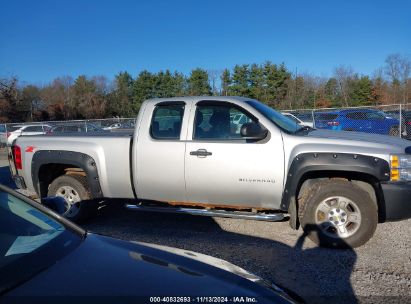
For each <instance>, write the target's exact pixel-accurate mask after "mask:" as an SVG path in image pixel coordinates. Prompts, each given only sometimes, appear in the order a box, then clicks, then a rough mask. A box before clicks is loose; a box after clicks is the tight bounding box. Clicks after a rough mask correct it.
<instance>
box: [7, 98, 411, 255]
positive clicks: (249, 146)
mask: <svg viewBox="0 0 411 304" xmlns="http://www.w3.org/2000/svg"><path fill="white" fill-rule="evenodd" d="M238 114H242V115H244V116H245V117H246V119H244V120H243V121H242V122H241V125H240V126H239V125H238V124H239V122H236V121H235V120H234V117H236V116H237V115H238ZM409 145H410V143H409V142H408V141H406V140H403V139H400V138H395V137H390V136H382V135H372V134H365V133H355V132H343V131H341V132H336V131H329V130H315V129H312V128H310V127H304V126H303V127H302V126H300V125H298V124H296V123H295V122H294V121H292V120H290V119H289V118H287V117H285V116H283V115H281V114H280V113H278V112H276V111H275V110H273V109H271V108H270V107H268V106H266V105H264V104H262V103H260V102H258V101H256V100H251V99H247V98H240V97H181V98H168V99H153V100H148V101H145V102H144V103H143V105H142V107H141V109H140V112H139V114H138V117H137V121H136V125H135V131H134V134H133V135H132V136H130V135H127V134H126V135H123V134H99V135H95V136H94V135H93V136H86V135H85V134H70V135H52V136H35V137H34V136H21V137H19V138H18V139H17V140H16V141H15V143H14V145H13V147H12V151H13V152H12V153H11V157H10V158H11V170H12V175H13V178H14V180H15V181H16V183H17V185H18V186H19V187H21V188H28V189H30V190H33V191H35V192H36V193H37V195H38V196H39V197H45V196H56V195H58V196H62V197H64V198H65V200H66V202H67V206H66V209H67V211H66V212H65V216H66V217H68V218H71V219H73V220H81V219H84V218H85V217H86V216H87V215H89V214H90V212H91V211H93V210H95V208H96V205H97V203H96V202H98V201H102V200H106V199H122V201H126V200H127V201H128V202H129V204H127V206H128V208H130V209H134V210H142V211H144V210H145V211H161V212H183V213H190V214H195V215H208V216H224V217H237V218H245V219H255V220H267V221H278V220H282V219H284V216H288V217H289V221H290V225H291V227H293V228H294V229H298V227H299V226H300V225H301V226H302V227H303V229H304V230H305V232H306V233H307V234H308V236H309V237H310V238H311V239H312V240H313V241H314V242H316V243H317V244H319V245H321V246H329V247H347V246H351V247H356V246H360V245H362V244H364V243H365V242H367V241H368V240H369V239H370V238H371V237H372V235H373V233H374V231H375V229H376V225H377V223H378V222H384V221H393V220H400V219H405V218H410V217H411V199H410V198H411V154H410V153H411V147H408V146H409ZM410 146H411V145H410ZM131 202H133V204H131Z"/></svg>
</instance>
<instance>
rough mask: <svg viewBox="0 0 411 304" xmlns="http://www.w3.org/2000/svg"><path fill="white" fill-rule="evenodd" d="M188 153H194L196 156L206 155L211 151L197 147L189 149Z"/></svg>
mask: <svg viewBox="0 0 411 304" xmlns="http://www.w3.org/2000/svg"><path fill="white" fill-rule="evenodd" d="M190 155H195V156H198V157H207V156H210V155H213V153H211V152H208V151H207V150H206V149H198V150H197V151H191V152H190Z"/></svg>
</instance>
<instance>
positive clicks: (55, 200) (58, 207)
mask: <svg viewBox="0 0 411 304" xmlns="http://www.w3.org/2000/svg"><path fill="white" fill-rule="evenodd" d="M41 203H42V204H43V205H44V206H46V207H47V208H50V209H51V210H53V211H54V212H56V213H58V214H60V215H62V214H64V213H65V212H66V200H65V199H64V198H62V197H61V196H49V197H43V198H42V199H41Z"/></svg>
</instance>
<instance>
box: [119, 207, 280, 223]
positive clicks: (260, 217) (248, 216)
mask: <svg viewBox="0 0 411 304" xmlns="http://www.w3.org/2000/svg"><path fill="white" fill-rule="evenodd" d="M125 207H126V209H128V210H133V211H147V212H161V213H180V214H190V215H200V216H214V217H230V218H237V219H244V220H257V221H268V222H278V221H282V220H283V219H284V215H283V214H282V213H273V214H271V213H270V214H263V213H254V212H240V211H224V210H211V209H194V208H174V207H155V206H143V205H133V204H126V205H125Z"/></svg>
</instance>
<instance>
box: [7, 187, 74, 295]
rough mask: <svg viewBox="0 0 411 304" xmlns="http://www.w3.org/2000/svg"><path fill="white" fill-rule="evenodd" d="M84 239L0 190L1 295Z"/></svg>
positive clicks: (50, 263)
mask: <svg viewBox="0 0 411 304" xmlns="http://www.w3.org/2000/svg"><path fill="white" fill-rule="evenodd" d="M80 242H81V237H80V236H78V235H76V234H74V233H73V232H71V231H69V230H67V229H66V228H65V227H64V226H63V225H62V224H61V223H59V222H58V221H56V220H54V219H53V218H51V217H50V216H48V215H46V214H45V213H43V212H41V211H40V210H39V209H36V208H34V207H33V206H31V205H30V204H28V203H26V202H24V201H23V200H21V199H19V198H17V197H15V196H13V195H12V194H10V193H8V192H5V191H3V190H1V189H0V295H1V294H2V293H3V292H5V291H7V290H9V289H11V288H13V287H14V286H17V285H19V284H21V283H23V282H24V281H25V280H27V279H29V278H30V277H32V276H34V275H35V274H37V273H38V272H40V271H42V270H44V269H45V268H47V267H49V266H51V265H52V264H54V263H55V262H56V261H57V260H58V259H60V258H61V257H63V256H64V255H66V254H67V253H69V252H70V251H71V250H72V249H74V248H75V247H77V246H78V244H79V243H80Z"/></svg>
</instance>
